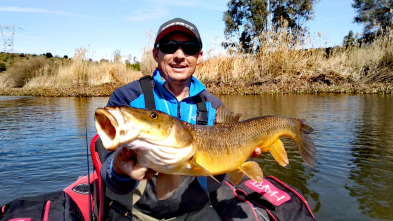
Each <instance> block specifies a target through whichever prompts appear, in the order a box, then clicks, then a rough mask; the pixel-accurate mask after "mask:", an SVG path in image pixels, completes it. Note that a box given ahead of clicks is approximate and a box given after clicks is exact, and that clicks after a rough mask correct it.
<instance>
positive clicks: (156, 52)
mask: <svg viewBox="0 0 393 221" xmlns="http://www.w3.org/2000/svg"><path fill="white" fill-rule="evenodd" d="M159 52H160V51H159V50H158V49H157V48H153V58H154V60H156V61H157V62H158V53H159Z"/></svg>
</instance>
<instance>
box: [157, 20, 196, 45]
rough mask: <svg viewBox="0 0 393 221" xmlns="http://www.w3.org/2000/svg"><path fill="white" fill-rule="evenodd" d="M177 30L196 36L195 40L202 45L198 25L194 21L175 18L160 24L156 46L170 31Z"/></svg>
mask: <svg viewBox="0 0 393 221" xmlns="http://www.w3.org/2000/svg"><path fill="white" fill-rule="evenodd" d="M177 31H179V32H185V33H187V34H190V35H191V36H192V37H194V38H195V40H197V42H199V43H201V45H202V39H201V36H200V35H199V32H198V29H197V27H196V26H195V25H194V24H193V23H191V22H189V21H187V20H184V19H182V18H174V19H172V20H169V21H167V22H165V23H164V24H162V25H161V26H160V28H159V29H158V32H157V37H156V41H155V42H154V46H156V45H157V44H158V42H159V41H160V40H161V39H162V38H163V37H164V36H166V35H168V34H169V33H172V32H177Z"/></svg>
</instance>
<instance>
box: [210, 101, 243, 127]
mask: <svg viewBox="0 0 393 221" xmlns="http://www.w3.org/2000/svg"><path fill="white" fill-rule="evenodd" d="M240 117H241V114H239V113H233V112H232V111H231V110H229V109H228V108H227V107H225V106H224V105H222V106H220V107H218V108H217V110H216V118H215V119H214V123H215V124H222V123H237V122H239V119H240Z"/></svg>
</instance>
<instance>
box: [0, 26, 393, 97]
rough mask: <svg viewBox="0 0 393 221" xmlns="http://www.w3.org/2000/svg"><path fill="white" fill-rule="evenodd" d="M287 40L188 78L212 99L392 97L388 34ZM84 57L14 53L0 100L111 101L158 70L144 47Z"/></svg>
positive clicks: (392, 35)
mask: <svg viewBox="0 0 393 221" xmlns="http://www.w3.org/2000/svg"><path fill="white" fill-rule="evenodd" d="M288 35H289V34H288V33H285V32H283V33H282V34H280V35H277V36H275V37H276V38H277V39H275V38H273V39H271V41H269V42H266V45H261V47H260V51H259V52H258V53H256V54H245V53H241V52H236V50H235V51H227V52H225V53H224V54H222V53H218V54H215V53H210V51H207V52H206V53H205V54H206V56H204V57H205V59H203V61H202V62H201V63H200V64H199V65H198V67H197V71H196V73H195V75H194V76H195V77H196V78H198V79H199V80H200V81H201V82H202V83H203V84H205V85H206V87H207V89H208V90H209V91H211V92H212V93H213V94H216V95H220V94H228V95H235V94H236V95H251V94H282V93H285V94H286V93H295V94H316V93H346V94H392V91H393V88H392V85H393V32H388V33H386V34H384V35H382V36H380V37H378V38H376V40H374V41H373V42H372V43H369V44H365V43H364V44H356V45H350V46H345V47H344V46H341V47H335V48H308V49H304V48H306V45H305V44H306V43H304V42H303V43H297V42H293V41H291V40H290V39H293V37H291V36H288ZM268 37H269V38H271V37H272V36H270V35H269V36H268ZM273 37H274V36H273ZM149 45H150V44H149ZM86 52H87V50H86V49H83V48H80V49H76V50H75V55H74V57H73V58H72V59H68V58H64V59H62V58H48V56H46V57H45V56H26V55H23V56H22V54H21V55H19V56H18V55H12V56H13V57H12V61H11V62H7V63H6V64H3V65H2V66H3V71H1V72H0V95H29V96H53V97H60V96H61V97H65V96H83V97H92V96H109V95H110V94H111V93H112V92H113V90H114V89H115V88H117V87H120V86H122V85H125V84H127V83H129V82H131V81H134V80H137V79H139V78H140V77H142V76H143V75H151V74H152V73H153V71H154V69H155V67H156V66H157V63H156V61H154V58H153V57H152V53H151V48H148V47H147V49H145V51H144V53H143V56H142V61H141V62H140V63H138V65H135V64H131V63H130V62H127V61H126V62H124V61H122V60H121V56H120V55H119V54H115V56H114V58H113V60H112V61H109V60H101V61H99V62H97V61H91V60H90V59H88V58H86ZM5 56H8V55H5ZM1 60H2V61H4V60H8V59H7V58H1ZM0 63H1V62H0ZM139 64H140V66H139ZM136 67H140V68H136ZM4 69H6V71H4Z"/></svg>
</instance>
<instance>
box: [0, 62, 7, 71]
mask: <svg viewBox="0 0 393 221" xmlns="http://www.w3.org/2000/svg"><path fill="white" fill-rule="evenodd" d="M6 70H7V66H6V65H5V64H4V63H0V72H3V71H6Z"/></svg>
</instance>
